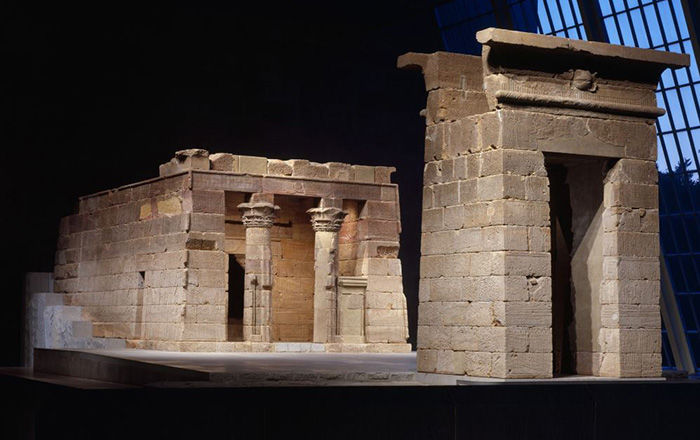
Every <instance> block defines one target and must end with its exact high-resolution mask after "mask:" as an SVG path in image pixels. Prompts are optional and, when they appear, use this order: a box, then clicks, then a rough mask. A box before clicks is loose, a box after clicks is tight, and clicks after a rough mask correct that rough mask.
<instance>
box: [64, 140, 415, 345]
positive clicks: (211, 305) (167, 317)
mask: <svg viewBox="0 0 700 440" xmlns="http://www.w3.org/2000/svg"><path fill="white" fill-rule="evenodd" d="M258 159H260V158H254V157H251V156H238V155H232V154H227V153H219V154H212V155H209V153H208V152H207V151H206V150H201V149H189V150H182V151H179V152H177V153H176V157H175V158H174V159H173V160H172V161H171V162H169V163H168V164H165V165H164V166H162V167H161V174H162V175H161V177H158V178H155V179H150V180H146V181H143V182H138V183H135V184H131V185H125V186H122V187H120V188H117V189H114V190H109V191H103V192H100V193H96V194H93V195H89V196H84V197H81V198H80V203H79V208H78V212H77V213H76V214H75V215H71V216H68V217H65V218H63V219H62V221H61V225H60V234H59V240H58V250H57V253H56V266H55V275H56V282H55V290H56V292H57V293H62V294H64V295H63V296H64V298H65V300H66V304H68V305H75V306H81V307H82V308H83V311H84V314H85V316H87V317H89V319H90V320H91V322H92V323H93V333H94V335H95V336H97V337H117V338H123V339H126V340H127V342H128V344H131V345H132V346H135V347H153V348H164V347H169V348H173V347H175V348H177V347H180V348H181V349H183V350H186V349H188V347H195V346H196V347H198V348H197V349H198V350H207V349H211V350H214V349H216V350H219V349H222V350H237V349H242V350H253V351H255V350H261V351H266V350H270V349H273V350H274V347H276V345H275V344H279V343H285V342H290V343H291V342H294V343H306V342H308V343H313V342H319V343H321V344H326V345H327V346H328V349H329V350H334V351H363V350H364V351H384V352H386V351H407V350H410V345H409V344H407V343H406V339H407V337H408V328H407V325H408V323H407V316H406V300H405V296H404V294H403V286H402V281H401V265H400V261H399V259H398V249H399V234H400V217H399V200H398V188H397V186H396V184H393V183H391V182H390V174H391V172H393V170H394V168H392V167H365V166H358V165H347V164H339V163H329V164H315V163H311V162H308V161H301V160H292V161H275V160H272V159H270V160H268V159H264V161H265V167H264V170H263V167H261V164H262V161H260V160H258ZM255 164H257V165H255ZM287 165H288V166H290V167H291V171H289V172H287V171H284V170H281V171H280V170H279V169H280V168H284V166H287ZM255 166H257V167H258V168H255ZM222 168H223V169H222ZM319 168H323V169H324V170H326V171H327V172H324V171H320V172H319V171H318V169H319ZM285 169H286V168H285ZM276 170H277V171H276ZM295 170H296V171H295ZM341 171H342V172H341ZM370 176H371V179H370ZM307 211H309V212H308V213H307ZM314 226H315V228H316V229H317V230H316V231H315V232H314ZM314 234H316V235H315V236H314ZM314 242H315V243H316V244H315V245H316V249H317V252H316V255H314V252H313V249H314ZM230 257H235V259H234V260H231V259H230ZM315 260H316V261H315ZM231 261H235V263H232V262H231ZM314 261H315V263H314ZM307 263H309V264H310V266H309V264H307ZM229 264H240V265H241V266H242V267H243V268H244V271H245V279H244V281H242V283H244V301H243V303H244V304H243V317H242V331H241V332H240V334H241V336H240V337H241V339H242V342H239V340H240V339H233V340H232V339H231V328H230V325H231V321H230V317H229V316H228V314H229V313H230V311H228V301H229V296H228V293H227V290H228V288H229V286H228V283H229V280H228V275H227V274H228V272H229ZM314 265H315V267H317V269H316V270H314ZM314 276H315V278H316V282H315V284H314ZM309 277H310V278H309ZM339 277H364V279H366V284H367V286H366V289H365V290H364V291H363V294H362V296H361V297H362V298H363V302H362V303H361V309H360V311H361V313H359V314H358V310H357V305H358V304H357V301H358V300H357V298H359V296H358V295H357V294H352V295H349V296H348V295H345V296H343V298H339V296H338V281H337V279H338V278H339ZM314 286H316V287H314ZM315 292H318V295H317V294H316V293H315ZM302 293H303V294H302ZM314 297H317V298H318V299H320V298H323V301H321V302H319V303H318V304H317V306H316V307H312V306H311V305H309V306H307V305H306V304H309V303H308V301H312V300H314ZM339 304H340V306H339ZM280 307H283V308H282V309H280ZM295 307H297V308H299V307H300V308H299V309H298V310H300V312H299V313H301V314H300V315H299V319H300V320H301V321H297V320H296V318H295V316H296V315H295V313H297V312H296V311H295V310H296V309H295ZM302 309H303V311H302ZM315 310H318V312H315ZM313 313H316V314H319V315H320V314H323V315H324V317H322V318H319V319H320V320H316V319H315V318H313V317H312V314H313ZM341 315H342V323H343V324H342V327H341V326H339V325H338V319H339V318H338V317H340V316H341ZM239 322H240V321H239ZM295 322H300V323H302V322H303V325H304V326H306V327H308V328H309V329H310V328H311V326H312V325H315V326H316V327H317V329H318V330H319V331H322V332H323V334H324V335H325V336H324V337H320V336H319V337H318V338H313V337H312V333H311V332H310V331H307V330H303V331H294V329H293V328H291V327H294V325H295V324H294V323H295ZM358 325H360V326H361V327H362V328H361V331H360V330H358ZM290 326H291V327H290ZM306 327H305V328H306ZM344 329H348V331H349V332H351V334H348V335H347V337H345V336H344V335H343V332H344V331H345V330H344ZM285 335H288V336H285ZM290 335H293V337H292V339H285V338H287V337H291V336H290ZM237 337H238V336H237ZM348 343H351V344H352V346H343V344H348ZM192 344H195V345H192ZM222 344H223V345H222ZM226 344H229V345H231V346H230V347H228V348H226V347H224V346H225V345H226ZM250 344H253V345H250ZM256 344H258V345H256ZM379 345H382V346H384V347H383V348H382V347H379ZM222 347H223V348H222ZM271 347H273V348H271ZM314 347H316V348H315V349H317V348H318V347H319V345H318V344H315V345H314Z"/></svg>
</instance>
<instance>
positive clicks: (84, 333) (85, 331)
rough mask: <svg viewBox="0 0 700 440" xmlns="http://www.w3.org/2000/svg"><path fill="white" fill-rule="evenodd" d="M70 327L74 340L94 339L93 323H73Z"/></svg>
mask: <svg viewBox="0 0 700 440" xmlns="http://www.w3.org/2000/svg"><path fill="white" fill-rule="evenodd" d="M70 325H71V330H72V334H73V337H74V338H92V322H90V321H71V324H70Z"/></svg>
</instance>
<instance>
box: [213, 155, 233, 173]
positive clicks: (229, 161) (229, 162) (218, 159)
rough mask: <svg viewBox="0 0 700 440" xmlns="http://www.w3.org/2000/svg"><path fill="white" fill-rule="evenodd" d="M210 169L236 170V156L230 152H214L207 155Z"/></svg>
mask: <svg viewBox="0 0 700 440" xmlns="http://www.w3.org/2000/svg"><path fill="white" fill-rule="evenodd" d="M209 161H210V162H211V169H212V170H216V171H230V172H238V156H235V155H233V154H230V153H215V154H210V155H209Z"/></svg>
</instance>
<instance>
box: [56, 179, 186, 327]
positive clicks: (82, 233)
mask: <svg viewBox="0 0 700 440" xmlns="http://www.w3.org/2000/svg"><path fill="white" fill-rule="evenodd" d="M188 187H189V177H188V176H186V175H180V176H175V177H171V178H168V179H161V180H157V181H153V182H146V183H143V184H140V185H135V186H133V187H127V188H123V189H120V190H116V191H109V192H105V193H101V194H98V195H96V196H92V197H87V198H83V199H82V200H81V201H80V207H79V211H78V213H77V214H75V215H71V216H68V217H64V218H63V219H62V220H61V224H60V231H59V239H58V245H57V252H56V258H55V262H56V266H55V270H54V274H55V278H56V281H55V284H54V289H55V292H57V293H65V299H66V304H68V305H76V306H82V307H83V310H84V312H85V313H86V315H87V316H88V317H89V318H90V319H91V320H92V321H93V332H94V335H95V336H106V337H121V338H149V339H177V338H180V337H181V336H182V332H183V323H184V319H183V314H184V311H185V310H184V308H185V289H186V283H187V277H186V262H187V250H186V242H187V239H188V234H187V231H188V229H189V226H190V225H189V221H190V217H189V214H188V213H187V206H184V205H183V200H184V198H185V197H184V195H185V193H186V192H187V189H188Z"/></svg>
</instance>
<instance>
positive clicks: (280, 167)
mask: <svg viewBox="0 0 700 440" xmlns="http://www.w3.org/2000/svg"><path fill="white" fill-rule="evenodd" d="M290 162H292V161H285V160H279V159H268V160H267V174H268V175H270V176H291V175H292V172H293V167H292V164H291V163H290Z"/></svg>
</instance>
